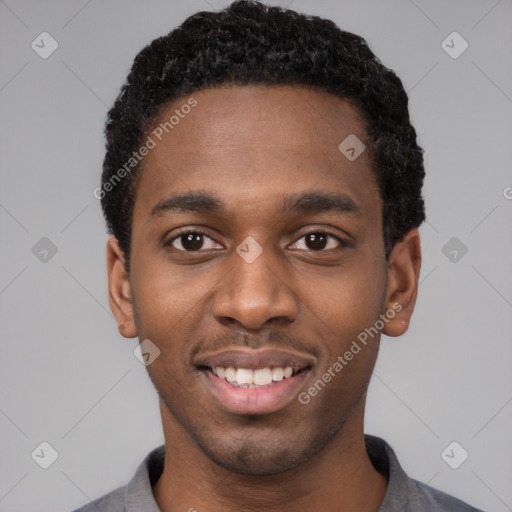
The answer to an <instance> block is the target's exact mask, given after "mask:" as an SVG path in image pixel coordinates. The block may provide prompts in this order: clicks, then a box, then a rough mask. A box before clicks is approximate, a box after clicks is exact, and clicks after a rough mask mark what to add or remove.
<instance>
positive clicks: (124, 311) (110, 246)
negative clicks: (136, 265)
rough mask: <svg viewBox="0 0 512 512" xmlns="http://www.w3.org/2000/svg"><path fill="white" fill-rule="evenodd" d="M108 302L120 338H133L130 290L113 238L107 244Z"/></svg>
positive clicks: (133, 326) (119, 252)
mask: <svg viewBox="0 0 512 512" xmlns="http://www.w3.org/2000/svg"><path fill="white" fill-rule="evenodd" d="M107 274H108V301H109V303H110V309H111V310H112V313H114V316H115V317H116V320H117V327H118V329H119V333H120V334H121V336H124V337H125V338H135V337H136V336H137V329H136V327H135V319H134V312H133V300H132V289H131V285H130V281H129V279H128V274H127V273H126V270H125V260H124V254H123V251H122V250H121V248H120V247H119V243H118V241H117V239H116V238H115V237H114V236H111V237H109V239H108V242H107Z"/></svg>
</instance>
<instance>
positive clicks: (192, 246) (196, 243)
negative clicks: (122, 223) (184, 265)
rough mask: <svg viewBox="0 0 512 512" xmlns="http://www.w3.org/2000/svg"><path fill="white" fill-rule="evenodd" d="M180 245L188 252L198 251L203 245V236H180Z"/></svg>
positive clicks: (194, 234)
mask: <svg viewBox="0 0 512 512" xmlns="http://www.w3.org/2000/svg"><path fill="white" fill-rule="evenodd" d="M181 245H182V246H183V248H184V249H186V250H188V251H198V250H199V249H201V246H202V245H203V235H200V234H199V233H188V234H185V235H181Z"/></svg>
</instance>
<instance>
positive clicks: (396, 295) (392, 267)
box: [382, 229, 421, 336]
mask: <svg viewBox="0 0 512 512" xmlns="http://www.w3.org/2000/svg"><path fill="white" fill-rule="evenodd" d="M420 268H421V247H420V234H419V231H418V230H417V229H412V230H410V231H409V232H408V233H407V234H406V235H405V236H404V238H403V239H402V240H401V241H400V242H397V243H396V245H395V246H394V247H393V249H392V251H391V254H390V256H389V262H388V284H387V289H386V302H385V308H386V311H389V312H391V311H394V315H393V317H392V318H391V315H389V318H390V319H389V321H388V322H387V323H386V325H385V327H384V329H383V330H382V332H383V333H384V334H386V335H387V336H401V335H402V334H404V333H405V332H406V331H407V329H408V328H409V322H410V320H411V316H412V313H413V311H414V306H415V304H416V297H417V295H418V280H419V275H420Z"/></svg>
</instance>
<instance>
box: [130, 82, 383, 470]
mask: <svg viewBox="0 0 512 512" xmlns="http://www.w3.org/2000/svg"><path fill="white" fill-rule="evenodd" d="M193 97H194V99H195V100H196V101H197V106H195V108H193V109H192V110H191V112H190V113H189V114H187V115H186V116H184V118H183V119H180V121H179V124H177V125H176V126H175V127H174V128H173V129H172V131H170V132H169V133H168V134H165V133H164V137H162V141H161V142H159V141H157V140H156V139H155V137H154V136H153V138H154V139H155V140H156V142H157V145H156V147H155V148H154V149H152V150H151V151H150V153H149V154H148V155H147V156H146V157H145V159H144V161H143V168H142V173H141V178H140V181H139V183H138V189H137V196H136V201H135V207H134V215H133V231H132V252H131V275H130V285H131V294H132V297H133V305H134V311H135V320H134V322H135V326H136V332H137V334H138V336H139V338H140V340H141V341H142V340H144V339H150V340H151V341H152V342H153V343H154V344H155V345H157V346H158V347H159V349H160V351H161V355H160V356H159V357H158V358H157V359H156V360H155V361H154V362H153V363H152V364H151V365H150V366H148V371H149V374H150V377H151V379H152V381H153V383H154V385H155V387H156V388H157V390H158V393H159V395H160V397H161V400H162V402H163V403H164V404H165V407H166V408H167V409H168V413H169V414H168V421H170V422H172V423H173V425H174V427H173V428H180V429H182V430H183V431H186V432H188V435H189V436H190V441H191V443H194V445H195V446H199V447H200V449H201V450H202V451H203V453H205V454H206V455H207V456H208V457H209V458H210V459H211V460H214V461H216V462H217V463H218V464H220V465H222V466H223V467H225V468H228V469H231V470H233V471H236V472H242V473H251V474H275V473H278V472H281V471H284V470H286V469H290V468H292V467H295V466H296V465H297V464H299V463H300V462H302V461H304V460H306V459H307V458H310V457H311V456H312V455H313V454H315V453H317V452H319V451H320V450H321V449H322V448H324V447H325V446H326V445H327V443H328V442H329V441H330V440H331V439H332V437H333V436H334V435H335V434H336V433H337V432H338V431H339V429H340V427H342V426H343V425H344V424H345V423H346V422H347V421H349V419H350V418H351V417H354V416H357V417H358V421H362V414H363V409H364V397H365V393H366V389H367V385H368V382H369V379H370V375H371V373H372V370H373V366H374V363H375V359H376V357H377V352H378V339H377V337H375V338H374V339H373V340H372V341H370V342H369V343H368V344H367V345H366V346H363V347H362V349H361V351H360V352H359V353H358V354H357V355H354V357H353V359H352V360H351V361H350V362H349V363H348V364H347V365H346V366H344V367H343V369H342V370H341V371H339V372H337V373H336V374H335V377H333V378H332V379H331V381H330V382H329V383H328V384H326V385H325V386H324V387H323V388H322V389H321V391H319V392H318V393H317V395H316V396H315V397H312V398H311V400H310V401H309V403H307V404H304V403H301V401H299V400H298V396H299V394H300V393H303V392H307V391H308V389H309V388H311V386H313V385H314V384H315V382H317V381H318V380H319V379H322V376H323V374H325V373H326V372H327V371H328V369H329V368H331V367H332V366H333V364H334V363H335V361H336V360H337V358H338V356H343V354H345V352H347V350H349V348H350V346H351V344H352V342H353V341H354V340H356V339H357V336H358V335H359V334H360V333H361V332H362V331H364V329H365V328H368V327H370V326H373V325H374V324H375V322H376V321H377V320H378V319H379V315H380V314H381V313H384V311H385V309H386V304H385V296H386V282H387V266H386V261H385V255H384V244H383V238H382V213H381V212H382V202H381V198H380V195H379V191H378V187H377V184H376V179H375V176H374V174H373V173H372V172H371V169H370V165H371V164H370V156H369V151H368V150H366V151H364V152H363V153H362V154H361V155H360V156H359V157H358V158H357V159H356V160H354V161H350V160H349V159H348V158H347V157H346V156H345V155H344V154H342V152H340V150H339V149H338V146H339V145H340V143H341V142H342V141H343V140H344V139H345V138H346V137H347V136H349V135H350V134H355V135H356V136H357V137H358V138H359V139H360V140H362V141H363V142H364V141H365V139H366V133H365V129H364V124H363V120H362V118H361V116H360V115H359V114H358V112H357V111H356V110H355V109H354V108H353V107H351V106H350V104H349V103H348V102H346V101H343V100H340V99H338V98H336V97H334V96H332V95H329V94H327V93H321V92H315V91H312V90H308V89H305V88H293V87H270V88H264V87H257V86H246V87H232V88H228V87H223V88H219V89H209V90H204V91H201V92H197V93H196V94H193ZM187 100H188V98H184V99H183V100H179V101H176V102H174V103H173V104H172V105H170V106H169V107H168V108H167V109H166V110H165V111H164V112H163V113H162V115H161V117H159V118H158V119H157V120H156V123H155V126H157V125H158V123H159V122H162V121H167V120H168V119H169V118H170V117H171V116H172V115H173V114H174V111H175V110H176V109H179V108H180V106H181V105H182V104H185V103H186V102H187ZM191 194H196V195H197V194H202V195H203V196H210V198H207V197H203V200H202V201H195V200H194V199H193V198H189V199H188V200H187V199H183V200H181V201H179V205H178V206H179V207H176V202H174V203H173V202H172V201H169V200H172V199H175V198H176V197H178V196H188V195H191ZM314 194H318V195H322V196H329V198H330V199H331V200H332V201H331V202H328V201H325V200H322V199H320V200H315V198H314V196H313V195H314ZM306 195H307V196H306ZM303 196H306V197H303ZM336 201H338V203H336ZM335 204H337V205H338V207H335V206H334V205H335ZM328 206H330V208H328ZM182 233H187V234H188V235H182ZM248 237H250V239H249V242H247V238H248ZM237 248H238V251H237ZM259 251H261V253H259ZM271 349H272V350H273V351H271ZM212 367H220V368H224V372H225V371H226V370H225V369H226V368H228V367H232V368H235V371H236V369H237V367H238V368H245V369H248V370H252V371H253V373H252V374H251V373H248V372H241V373H240V374H239V375H238V376H237V378H239V381H244V379H246V378H247V379H249V380H250V379H251V375H252V376H253V381H254V375H255V373H254V371H255V370H260V372H259V374H258V379H261V382H267V384H265V386H264V387H252V388H247V387H246V385H243V384H242V385H241V386H240V383H239V381H237V382H235V383H234V385H233V384H230V383H229V382H228V381H227V380H226V377H224V378H221V377H222V375H223V370H219V371H217V370H215V371H214V370H213V369H212ZM286 367H291V368H292V370H293V372H294V374H293V375H292V376H291V377H288V378H282V373H283V372H282V371H281V370H280V369H279V368H283V371H284V373H285V375H286V374H287V373H286V372H289V371H290V370H286ZM276 368H277V370H276ZM269 371H270V375H271V376H272V377H274V376H275V377H276V379H277V380H276V381H272V382H273V384H270V385H268V378H269ZM215 372H217V373H219V372H220V375H215ZM230 372H231V373H230ZM297 372H298V373H297ZM230 376H231V379H232V378H233V377H232V371H231V370H228V377H230ZM279 377H281V378H282V380H279ZM258 382H259V380H258Z"/></svg>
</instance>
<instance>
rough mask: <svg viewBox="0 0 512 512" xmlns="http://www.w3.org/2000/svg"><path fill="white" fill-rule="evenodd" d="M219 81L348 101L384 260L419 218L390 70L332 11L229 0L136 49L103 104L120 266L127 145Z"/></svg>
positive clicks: (131, 172) (128, 175) (410, 150)
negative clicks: (364, 141) (376, 210)
mask: <svg viewBox="0 0 512 512" xmlns="http://www.w3.org/2000/svg"><path fill="white" fill-rule="evenodd" d="M223 84H233V85H249V84H264V85H271V86H272V85H275V86H277V85H292V86H303V87H308V88H313V89H316V90H322V91H325V92H328V93H331V94H333V95H335V96H337V97H339V98H343V99H347V100H349V101H351V104H353V105H355V107H356V108H357V109H358V110H359V111H360V113H361V114H362V116H363V118H364V120H365V122H366V130H367V136H368V141H369V144H370V148H369V149H370V151H371V153H370V154H371V155H372V166H373V171H374V173H375V175H376V178H377V183H378V186H379V191H380V194H381V197H382V201H383V212H382V216H383V238H384V246H385V254H386V259H387V258H388V256H389V253H390V251H391V249H392V248H393V246H394V245H395V244H396V243H397V242H398V241H400V240H401V239H402V238H403V237H404V235H405V234H406V233H407V232H408V231H409V230H410V229H412V228H415V227H418V226H419V225H420V224H421V223H422V222H423V221H424V220H425V206H424V201H423V198H422V195H421V189H422V186H423V180H424V176H425V170H424V166H423V150H422V149H421V148H420V147H419V146H418V145H417V143H416V131H415V129H414V128H413V126H412V125H411V123H410V119H409V111H408V97H407V94H406V92H405V90H404V88H403V86H402V82H401V81H400V79H399V78H398V77H397V76H396V74H395V73H394V72H393V71H392V70H390V69H388V68H387V67H385V66H384V65H383V64H382V63H381V62H380V60H379V59H378V58H377V57H376V56H375V55H374V53H373V52H372V51H371V50H370V48H369V47H368V45H367V43H366V41H365V40H364V39H363V38H362V37H360V36H358V35H355V34H352V33H350V32H345V31H343V30H341V29H340V28H339V27H338V26H337V25H336V24H335V23H334V22H333V21H331V20H328V19H323V18H320V17H318V16H307V15H304V14H300V13H297V12H295V11H293V10H291V9H282V8H279V7H273V6H267V5H264V4H262V3H260V2H258V1H252V0H237V1H235V2H233V3H232V4H231V5H230V6H228V7H227V8H225V9H223V10H220V11H217V12H207V11H205V12H198V13H196V14H194V15H192V16H190V17H189V18H187V19H186V20H185V21H184V22H183V23H182V25H180V26H179V27H177V28H176V29H174V30H173V31H171V32H170V33H169V34H167V35H165V36H163V37H160V38H157V39H155V40H154V41H152V42H151V43H150V44H149V45H147V46H146V47H145V48H144V49H142V50H141V51H140V53H139V54H138V55H137V56H136V58H135V60H134V63H133V66H132V68H131V71H130V73H129V75H128V78H127V80H126V83H125V84H124V85H123V87H122V88H121V92H120V94H119V96H118V98H117V99H116V101H115V103H114V105H113V107H112V108H111V110H110V111H109V112H108V118H107V122H106V125H105V136H106V155H105V159H104V163H103V174H102V188H101V192H100V198H101V205H102V208H103V212H104V215H105V218H106V221H107V227H108V229H109V232H110V233H111V234H113V235H114V236H115V237H116V238H117V240H118V242H119V245H120V247H121V249H122V251H123V253H124V256H125V262H126V270H127V272H129V261H130V243H131V227H132V216H133V207H134V202H135V195H136V186H137V174H138V173H137V171H138V169H139V168H140V165H139V164H138V163H137V161H136V160H134V159H133V155H134V152H137V150H138V149H139V148H140V147H141V145H142V144H143V143H144V140H145V137H146V136H147V131H148V129H149V128H150V126H151V124H152V122H154V120H155V118H156V117H157V116H158V114H159V112H160V111H161V109H162V108H165V106H166V105H167V104H168V103H169V102H171V101H174V100H177V99H179V98H180V97H184V96H185V95H190V94H191V93H193V92H194V91H198V90H200V89H205V88H210V87H216V86H220V85H223ZM340 142H341V141H340ZM130 159H131V160H130ZM127 162H131V163H130V165H129V166H128V167H127ZM122 169H124V172H122V171H121V170H122ZM121 177H122V179H121ZM97 197H98V196H97Z"/></svg>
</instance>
